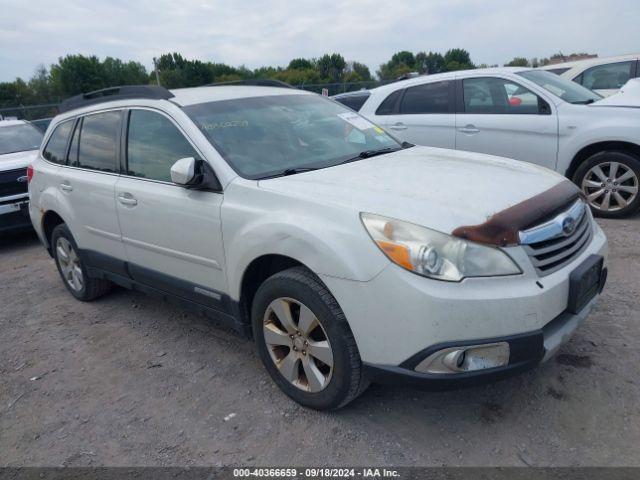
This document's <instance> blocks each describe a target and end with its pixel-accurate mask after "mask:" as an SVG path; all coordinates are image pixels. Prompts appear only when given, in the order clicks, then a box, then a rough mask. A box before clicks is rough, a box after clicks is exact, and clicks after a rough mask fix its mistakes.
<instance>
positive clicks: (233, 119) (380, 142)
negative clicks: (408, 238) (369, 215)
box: [184, 95, 401, 179]
mask: <svg viewBox="0 0 640 480" xmlns="http://www.w3.org/2000/svg"><path fill="white" fill-rule="evenodd" d="M184 110H185V112H186V113H187V114H188V115H189V116H190V117H191V119H192V120H193V121H194V122H195V124H196V125H197V126H198V127H199V128H200V129H201V130H202V132H203V133H204V134H205V136H206V137H207V138H208V139H209V141H210V142H211V144H212V145H213V146H214V147H216V149H217V150H218V151H219V152H220V154H221V155H222V156H223V157H224V158H225V159H226V160H227V162H229V164H230V165H231V167H232V168H233V169H234V170H236V171H237V172H238V173H239V174H240V175H242V176H243V177H246V178H252V179H258V178H262V177H267V176H271V175H277V174H279V173H282V174H286V172H288V171H290V172H292V173H295V172H294V171H295V170H296V169H306V168H309V169H311V168H325V167H330V166H333V165H337V164H339V163H342V162H344V161H348V160H351V159H357V158H358V155H360V154H362V152H372V151H376V150H385V151H387V150H394V149H399V148H401V145H400V144H399V143H398V142H397V141H396V140H395V139H393V138H392V137H391V136H389V135H388V134H387V133H385V131H384V130H382V129H381V128H380V127H377V126H376V125H374V124H372V123H371V122H369V121H368V120H366V119H365V118H364V117H361V116H360V115H358V114H357V113H355V112H353V111H352V110H349V109H347V108H345V107H343V106H342V105H340V104H338V103H336V102H332V101H329V100H326V99H324V98H322V97H320V96H316V95H274V96H266V97H254V98H241V99H235V100H224V101H218V102H209V103H202V104H198V105H191V106H188V107H185V108H184Z"/></svg>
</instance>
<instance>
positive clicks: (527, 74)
mask: <svg viewBox="0 0 640 480" xmlns="http://www.w3.org/2000/svg"><path fill="white" fill-rule="evenodd" d="M357 93H358V94H359V95H360V97H362V96H364V95H366V94H368V97H367V98H366V101H365V102H364V104H363V105H362V106H361V108H360V110H359V112H360V113H361V114H362V115H364V116H365V117H367V118H369V119H370V120H371V121H372V122H374V123H376V124H379V125H382V126H384V127H385V128H387V129H389V130H391V131H392V132H393V133H394V134H395V135H397V136H398V138H400V139H402V140H405V141H408V142H411V143H415V144H418V145H428V146H434V147H444V148H451V149H456V150H466V151H469V152H478V153H488V154H492V155H500V156H503V157H509V158H514V159H516V160H524V161H527V162H530V163H536V164H538V165H542V166H544V167H547V168H550V169H552V170H556V171H557V172H559V173H561V174H563V175H565V176H567V177H568V178H570V179H572V180H573V181H574V182H575V183H576V184H577V185H578V186H579V187H580V188H581V189H582V192H583V193H584V195H585V196H586V198H587V199H588V202H589V204H590V205H591V207H592V209H593V211H594V213H596V214H597V215H601V216H603V217H622V216H626V215H628V214H630V213H632V212H634V211H636V210H637V209H638V207H639V206H640V195H638V187H639V180H640V109H638V108H637V99H634V98H633V96H631V98H630V100H631V103H625V101H626V100H627V99H628V98H627V97H621V98H620V100H621V101H617V102H616V98H617V96H618V95H622V94H618V95H617V96H616V97H609V98H608V99H606V102H605V101H601V97H600V96H599V95H598V94H596V93H594V92H592V91H590V90H587V89H586V88H584V87H581V86H580V85H577V84H576V83H574V82H571V81H569V80H566V79H564V78H561V77H559V76H557V75H554V74H553V73H550V72H546V71H544V70H539V69H536V70H532V69H526V68H497V69H478V70H467V71H459V72H449V73H443V74H437V75H429V76H423V77H418V78H414V79H410V80H404V81H401V82H396V83H393V84H390V85H385V86H383V87H379V88H376V89H373V90H369V91H366V92H357ZM338 100H339V101H340V100H341V99H340V98H338ZM634 100H635V103H634ZM352 101H353V99H352ZM614 103H615V105H614Z"/></svg>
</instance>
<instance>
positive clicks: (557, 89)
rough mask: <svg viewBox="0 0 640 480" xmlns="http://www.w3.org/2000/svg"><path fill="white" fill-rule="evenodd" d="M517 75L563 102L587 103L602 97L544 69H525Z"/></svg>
mask: <svg viewBox="0 0 640 480" xmlns="http://www.w3.org/2000/svg"><path fill="white" fill-rule="evenodd" d="M518 75H520V76H522V77H524V78H526V79H527V80H530V81H532V82H533V83H535V84H537V85H539V86H541V87H542V88H544V89H545V90H547V91H548V92H551V93H552V94H554V95H555V96H556V97H560V98H561V99H562V100H564V101H565V102H569V103H575V104H580V103H582V104H588V103H593V102H595V101H597V100H600V99H601V98H602V97H601V96H600V95H598V94H597V93H595V92H592V91H591V90H588V89H586V88H584V87H583V86H582V85H578V84H577V83H575V82H572V81H570V80H567V79H566V78H563V77H559V76H558V75H554V74H553V73H549V72H546V71H544V70H527V71H525V72H520V73H518Z"/></svg>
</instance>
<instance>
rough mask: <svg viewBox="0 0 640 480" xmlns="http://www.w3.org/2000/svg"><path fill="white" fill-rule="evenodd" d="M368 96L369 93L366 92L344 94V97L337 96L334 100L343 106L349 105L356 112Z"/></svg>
mask: <svg viewBox="0 0 640 480" xmlns="http://www.w3.org/2000/svg"><path fill="white" fill-rule="evenodd" d="M370 96H371V94H370V93H368V92H367V93H362V94H358V95H346V96H344V97H337V98H335V99H334V100H336V101H337V102H340V103H341V104H343V105H344V106H345V107H349V108H350V109H351V110H355V111H356V112H358V111H359V110H360V109H361V108H362V106H363V105H364V102H366V101H367V99H368V98H369V97H370Z"/></svg>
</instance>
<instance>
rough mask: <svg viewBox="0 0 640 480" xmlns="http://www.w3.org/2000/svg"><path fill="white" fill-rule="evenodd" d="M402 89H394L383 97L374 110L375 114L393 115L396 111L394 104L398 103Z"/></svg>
mask: <svg viewBox="0 0 640 480" xmlns="http://www.w3.org/2000/svg"><path fill="white" fill-rule="evenodd" d="M403 91H404V90H396V91H395V92H393V93H392V94H390V95H389V96H388V97H387V98H385V99H384V101H383V102H382V103H381V104H380V106H379V107H378V109H377V110H376V115H393V114H394V113H395V112H396V106H397V105H398V101H399V100H400V97H401V96H402V92H403Z"/></svg>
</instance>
